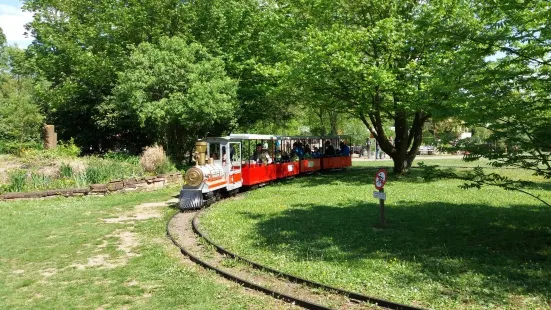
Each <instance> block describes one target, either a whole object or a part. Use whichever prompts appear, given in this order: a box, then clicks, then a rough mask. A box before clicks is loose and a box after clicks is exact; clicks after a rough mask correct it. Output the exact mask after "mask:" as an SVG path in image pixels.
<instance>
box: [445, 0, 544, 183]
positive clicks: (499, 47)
mask: <svg viewBox="0 0 551 310" xmlns="http://www.w3.org/2000/svg"><path fill="white" fill-rule="evenodd" d="M478 8H479V9H478V12H477V14H478V15H479V16H480V18H481V19H483V20H484V21H485V22H486V25H485V28H484V29H485V31H484V32H481V33H479V34H478V35H476V36H472V37H470V38H469V39H470V40H471V41H472V43H473V44H479V45H481V46H483V47H485V48H486V49H487V51H488V56H491V57H489V58H488V59H487V64H486V66H484V67H480V68H479V69H478V70H476V71H473V72H472V73H471V74H470V75H469V76H468V78H467V79H465V82H466V83H465V85H464V86H463V89H462V91H461V92H459V93H458V94H457V96H456V100H457V102H459V104H458V105H459V106H461V107H464V108H463V109H462V111H461V112H462V113H461V115H462V117H463V118H464V119H465V120H467V121H468V122H469V123H470V124H472V125H477V126H480V127H484V128H486V129H488V130H489V131H490V132H491V136H490V139H491V140H493V141H501V142H503V143H504V147H497V148H496V147H487V146H486V145H470V146H469V148H468V150H469V151H470V152H471V154H470V155H469V156H467V157H466V159H467V160H476V159H479V158H487V159H489V160H491V163H492V165H494V166H497V167H503V166H509V167H519V168H524V169H529V170H533V171H534V173H535V174H537V175H542V176H544V177H546V178H551V162H550V160H551V157H550V156H551V154H550V152H551V142H549V137H550V136H551V97H550V96H549V90H550V89H551V74H550V73H551V59H550V56H551V13H550V7H549V2H548V1H538V0H536V1H529V2H527V3H523V4H520V3H517V2H516V1H511V0H505V1H499V2H496V3H495V5H491V6H490V5H489V4H486V3H484V2H482V3H481V4H480V5H479V6H478ZM495 53H498V54H497V55H498V56H499V57H498V56H495V55H494V56H493V55H492V54H495ZM502 181H504V180H502ZM492 182H493V181H492ZM480 184H482V183H480ZM503 184H505V183H503Z"/></svg>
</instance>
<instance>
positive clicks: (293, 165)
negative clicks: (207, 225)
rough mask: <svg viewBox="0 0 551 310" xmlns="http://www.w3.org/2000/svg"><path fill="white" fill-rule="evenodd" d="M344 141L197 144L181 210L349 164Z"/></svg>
mask: <svg viewBox="0 0 551 310" xmlns="http://www.w3.org/2000/svg"><path fill="white" fill-rule="evenodd" d="M342 141H350V139H349V137H348V136H275V135H257V134H232V135H229V136H226V137H209V138H206V139H205V140H203V141H198V142H197V143H196V155H195V158H196V163H197V164H196V166H195V167H192V168H190V169H189V170H188V171H187V172H186V174H185V177H184V180H185V182H186V183H185V185H184V187H183V188H182V191H181V193H180V201H179V207H180V209H182V210H184V209H195V208H200V207H202V206H203V205H205V204H207V203H209V202H210V201H213V200H214V199H215V197H216V196H217V195H227V194H231V193H235V192H237V191H239V189H240V188H243V187H245V188H251V187H256V186H262V185H266V184H268V183H270V182H272V181H275V180H278V179H286V178H291V177H294V176H297V175H299V174H311V173H314V172H316V171H321V170H332V169H342V168H345V167H349V166H351V165H352V159H351V157H350V154H342V152H341V153H339V149H338V145H339V144H340V142H342Z"/></svg>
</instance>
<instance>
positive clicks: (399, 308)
mask: <svg viewBox="0 0 551 310" xmlns="http://www.w3.org/2000/svg"><path fill="white" fill-rule="evenodd" d="M203 210H205V209H203ZM201 212H202V211H199V212H197V213H196V214H195V216H194V217H193V220H192V225H193V227H192V228H193V231H194V232H195V233H196V234H197V235H198V236H200V237H201V238H203V239H204V240H205V241H206V242H207V243H209V244H211V245H212V246H214V247H215V248H216V250H217V251H218V252H219V253H221V254H224V255H227V256H230V257H231V258H234V259H238V260H241V261H243V262H246V263H248V264H250V265H251V266H252V267H253V268H255V269H259V270H263V271H266V272H270V273H273V274H275V275H277V276H279V277H282V278H285V279H287V280H289V281H291V282H295V283H300V284H304V285H308V286H310V287H314V288H320V289H323V290H326V291H332V292H335V293H337V294H340V295H344V296H347V297H348V298H350V299H354V300H358V301H364V302H368V303H370V304H375V305H377V306H379V307H383V308H387V309H395V310H422V309H423V308H418V307H415V306H409V305H404V304H400V303H396V302H392V301H389V300H386V299H382V298H377V297H372V296H367V295H363V294H359V293H355V292H351V291H347V290H344V289H340V288H337V287H334V286H330V285H326V284H322V283H319V282H315V281H310V280H307V279H304V278H301V277H297V276H294V275H291V274H288V273H285V272H282V271H279V270H276V269H273V268H270V267H268V266H264V265H262V264H259V263H257V262H254V261H251V260H249V259H247V258H244V257H241V256H239V255H237V254H235V253H233V252H230V251H228V250H226V249H225V248H223V247H222V246H220V245H218V244H216V243H215V242H213V241H212V240H211V239H210V238H209V237H207V236H206V235H205V234H204V233H203V232H202V231H201V230H200V229H199V225H198V224H197V221H198V217H199V215H200V214H201Z"/></svg>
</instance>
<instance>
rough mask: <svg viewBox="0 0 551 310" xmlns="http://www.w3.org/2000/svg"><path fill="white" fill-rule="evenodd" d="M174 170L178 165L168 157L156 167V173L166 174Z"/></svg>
mask: <svg viewBox="0 0 551 310" xmlns="http://www.w3.org/2000/svg"><path fill="white" fill-rule="evenodd" d="M173 171H176V166H175V165H174V164H173V163H172V162H171V161H170V160H168V159H167V160H165V161H164V162H163V163H162V164H161V165H159V166H157V167H156V168H155V173H156V174H165V173H169V172H173Z"/></svg>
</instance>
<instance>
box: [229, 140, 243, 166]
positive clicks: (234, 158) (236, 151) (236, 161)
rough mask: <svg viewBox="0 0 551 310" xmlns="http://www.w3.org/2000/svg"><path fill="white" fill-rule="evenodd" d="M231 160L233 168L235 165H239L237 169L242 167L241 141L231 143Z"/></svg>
mask: <svg viewBox="0 0 551 310" xmlns="http://www.w3.org/2000/svg"><path fill="white" fill-rule="evenodd" d="M230 160H231V166H232V169H234V167H237V169H239V167H241V143H239V142H232V143H230Z"/></svg>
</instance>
